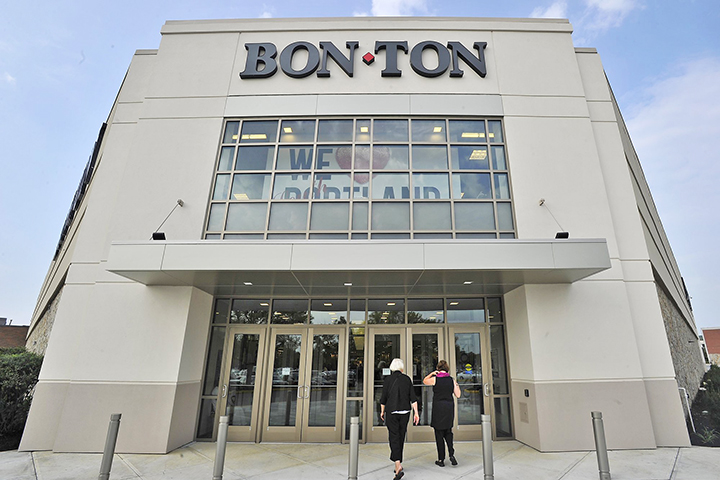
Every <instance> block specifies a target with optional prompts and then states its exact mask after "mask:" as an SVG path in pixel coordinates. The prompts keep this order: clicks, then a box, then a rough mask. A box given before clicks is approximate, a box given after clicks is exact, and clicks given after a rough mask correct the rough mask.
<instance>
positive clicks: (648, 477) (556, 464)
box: [0, 441, 720, 480]
mask: <svg viewBox="0 0 720 480" xmlns="http://www.w3.org/2000/svg"><path fill="white" fill-rule="evenodd" d="M493 451H494V458H495V479H496V480H560V479H562V480H580V479H583V480H585V479H587V480H596V479H598V478H599V476H598V466H597V459H596V457H595V453H594V452H569V453H539V452H537V451H536V450H533V449H532V448H530V447H527V446H525V445H523V444H521V443H519V442H515V441H507V442H495V443H494V444H493ZM348 452H349V447H348V445H337V444H287V443H285V444H269V443H262V444H253V443H229V444H228V448H227V454H226V460H225V472H224V476H223V479H224V480H237V479H253V480H263V479H271V478H272V479H291V480H302V479H312V480H321V479H336V480H342V479H347V474H348V472H347V465H348ZM388 455H389V449H388V446H387V445H385V444H367V445H360V457H359V470H360V471H359V478H360V479H363V480H375V479H382V480H391V479H392V478H393V464H392V462H390V460H389V459H388ZM455 456H456V457H457V459H458V462H459V465H458V466H456V467H453V466H450V465H449V462H447V463H448V465H447V466H446V467H445V468H440V467H438V466H436V465H435V464H434V461H435V460H436V456H435V444H434V443H432V444H431V443H419V444H418V443H415V444H407V445H406V446H405V461H404V462H403V466H404V467H405V477H404V478H405V479H409V480H416V479H417V480H421V479H426V480H438V479H439V480H451V479H460V478H462V479H482V478H483V466H482V444H481V443H479V442H458V444H457V445H456V454H455ZM101 457H102V456H101V455H100V454H79V453H50V452H34V453H26V452H17V451H9V452H0V479H3V480H35V479H38V480H61V479H67V480H83V479H89V480H91V479H96V478H97V477H98V472H99V471H100V460H101ZM609 457H610V472H611V474H612V478H613V480H711V479H713V480H717V479H719V478H720V448H715V449H713V448H705V447H692V448H658V449H657V450H622V451H612V452H609ZM214 458H215V444H214V443H191V444H189V445H186V446H185V447H182V448H179V449H177V450H175V451H173V452H171V453H169V454H167V455H138V454H118V455H116V456H115V459H114V460H113V466H112V473H111V475H110V478H111V480H121V479H145V480H155V479H163V480H205V479H207V480H211V479H212V470H213V459H214Z"/></svg>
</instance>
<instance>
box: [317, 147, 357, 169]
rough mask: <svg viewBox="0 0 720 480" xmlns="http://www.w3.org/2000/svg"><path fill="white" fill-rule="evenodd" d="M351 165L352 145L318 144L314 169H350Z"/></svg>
mask: <svg viewBox="0 0 720 480" xmlns="http://www.w3.org/2000/svg"><path fill="white" fill-rule="evenodd" d="M351 166H352V146H350V145H318V146H317V158H316V159H315V169H316V170H350V167H351Z"/></svg>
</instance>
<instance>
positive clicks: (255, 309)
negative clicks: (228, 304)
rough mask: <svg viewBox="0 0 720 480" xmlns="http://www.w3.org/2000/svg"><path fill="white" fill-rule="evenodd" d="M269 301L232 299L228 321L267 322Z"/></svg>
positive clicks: (255, 323) (254, 323)
mask: <svg viewBox="0 0 720 480" xmlns="http://www.w3.org/2000/svg"><path fill="white" fill-rule="evenodd" d="M269 315H270V301H269V300H258V299H237V298H236V299H234V300H233V302H232V310H231V311H230V323H245V324H251V325H260V324H262V323H267V321H268V316H269Z"/></svg>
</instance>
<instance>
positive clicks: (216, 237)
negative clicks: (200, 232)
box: [205, 233, 222, 240]
mask: <svg viewBox="0 0 720 480" xmlns="http://www.w3.org/2000/svg"><path fill="white" fill-rule="evenodd" d="M221 239H222V235H220V234H219V233H208V234H207V235H205V240H221Z"/></svg>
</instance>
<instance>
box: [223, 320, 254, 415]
mask: <svg viewBox="0 0 720 480" xmlns="http://www.w3.org/2000/svg"><path fill="white" fill-rule="evenodd" d="M259 347H260V335H258V334H242V333H238V334H235V338H234V339H233V346H232V349H233V350H232V359H231V361H230V382H229V384H228V389H227V405H226V408H225V415H227V416H228V417H230V418H229V419H228V420H229V424H230V425H238V426H250V420H251V419H252V406H253V393H254V392H255V379H256V374H257V361H258V353H259V352H258V350H259Z"/></svg>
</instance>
